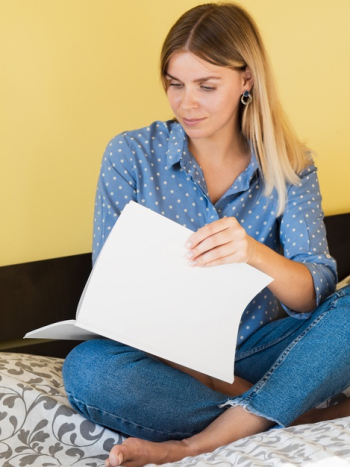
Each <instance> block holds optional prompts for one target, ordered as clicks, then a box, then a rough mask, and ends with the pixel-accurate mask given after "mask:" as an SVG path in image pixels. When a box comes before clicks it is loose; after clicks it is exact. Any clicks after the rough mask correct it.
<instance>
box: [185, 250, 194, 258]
mask: <svg viewBox="0 0 350 467" xmlns="http://www.w3.org/2000/svg"><path fill="white" fill-rule="evenodd" d="M185 258H186V259H192V258H193V253H192V251H189V252H188V253H186V254H185Z"/></svg>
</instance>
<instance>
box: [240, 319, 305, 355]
mask: <svg viewBox="0 0 350 467" xmlns="http://www.w3.org/2000/svg"><path fill="white" fill-rule="evenodd" d="M302 324H303V323H302V322H301V323H300V326H302ZM293 332H295V329H293V330H291V331H290V332H289V333H288V334H286V335H284V336H282V337H279V338H278V339H275V340H274V341H271V342H268V343H267V344H264V345H260V346H259V347H254V348H253V349H250V350H249V351H246V352H244V353H242V354H241V355H240V356H239V357H236V359H235V361H236V362H238V361H239V360H243V359H244V358H247V357H250V356H251V355H253V354H255V353H258V352H261V351H262V350H265V349H268V348H269V347H272V346H273V345H276V344H278V343H279V342H281V341H283V340H284V339H286V338H287V337H288V336H290V335H291V334H292V333H293Z"/></svg>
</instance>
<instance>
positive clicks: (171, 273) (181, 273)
mask: <svg viewBox="0 0 350 467" xmlns="http://www.w3.org/2000/svg"><path fill="white" fill-rule="evenodd" d="M191 234H192V231H190V230H189V229H187V228H185V227H183V226H180V225H179V224H177V223H175V222H173V221H171V220H169V219H167V218H165V217H163V216H161V215H160V214H157V213H155V212H153V211H151V210H149V209H147V208H145V207H143V206H141V205H139V204H137V203H134V202H130V203H129V204H128V205H127V206H126V207H125V208H124V210H123V212H122V214H121V216H120V217H119V219H118V221H117V223H116V224H115V226H114V227H113V229H112V231H111V233H110V235H109V237H108V239H107V241H106V243H105V245H104V247H103V249H102V251H101V253H100V255H99V257H98V259H97V261H96V264H95V267H94V269H93V271H92V273H91V275H90V278H89V281H88V283H87V286H86V287H85V290H84V292H83V294H82V298H81V300H80V303H79V307H78V312H77V321H76V322H74V320H73V323H72V321H69V322H67V321H65V322H63V323H56V324H55V325H51V326H46V327H45V328H41V330H38V331H32V332H31V333H28V334H27V335H26V336H25V337H33V338H34V337H35V338H60V339H62V338H64V337H63V336H64V335H65V336H66V339H72V338H75V339H81V340H85V339H88V338H93V337H97V336H96V335H94V333H95V334H97V335H101V336H105V337H108V338H110V339H114V340H116V341H120V342H123V343H124V344H127V345H130V346H133V347H136V348H138V349H141V350H144V351H145V352H149V353H151V354H154V355H156V356H159V357H162V358H165V359H167V360H170V361H173V362H176V363H179V364H181V365H184V366H186V367H189V368H193V369H195V370H197V371H200V372H202V373H205V374H208V375H211V376H214V377H216V378H218V379H221V380H224V381H227V382H232V381H233V369H234V356H235V347H236V340H237V332H238V327H239V322H240V319H241V315H242V313H243V311H244V309H245V307H246V306H247V305H248V303H249V302H250V301H251V300H252V299H253V297H254V296H255V295H256V294H257V293H258V292H260V291H261V290H262V289H263V288H264V287H265V286H266V285H268V284H269V283H270V282H271V281H272V279H271V278H270V277H269V276H267V275H266V274H264V273H262V272H260V271H258V270H256V269H255V268H252V267H250V266H248V265H247V264H229V265H223V266H219V267H213V268H198V267H194V268H193V267H190V266H189V265H188V261H187V260H186V259H185V258H184V255H185V253H186V251H187V250H186V249H185V246H184V245H185V242H186V240H187V239H188V237H189V236H190V235H191ZM60 327H62V330H61V332H59V328H60ZM79 328H81V329H82V331H79ZM86 331H90V332H91V333H89V332H86ZM39 332H40V335H39ZM79 335H81V337H79ZM55 336H56V337H55ZM77 336H78V337H77Z"/></svg>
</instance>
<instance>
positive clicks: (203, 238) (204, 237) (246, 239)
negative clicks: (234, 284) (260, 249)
mask: <svg viewBox="0 0 350 467" xmlns="http://www.w3.org/2000/svg"><path fill="white" fill-rule="evenodd" d="M185 246H186V248H188V250H189V251H188V253H187V254H186V258H187V259H188V260H189V261H190V265H191V266H206V267H207V266H218V265H220V264H228V263H248V264H249V263H250V262H251V261H252V260H253V257H254V253H255V249H256V240H254V239H253V238H252V237H250V236H249V235H248V234H247V232H246V231H245V229H244V228H243V227H242V226H241V225H240V224H239V222H238V221H237V220H236V219H235V218H234V217H224V218H222V219H220V220H218V221H215V222H212V223H211V224H207V225H205V226H204V227H202V228H201V229H199V230H198V231H197V232H195V233H194V234H192V235H191V236H190V237H189V239H188V240H187V242H186V245H185Z"/></svg>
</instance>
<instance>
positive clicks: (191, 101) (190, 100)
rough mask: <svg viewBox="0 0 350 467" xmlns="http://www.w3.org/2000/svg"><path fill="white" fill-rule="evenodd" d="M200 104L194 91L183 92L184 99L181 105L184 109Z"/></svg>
mask: <svg viewBox="0 0 350 467" xmlns="http://www.w3.org/2000/svg"><path fill="white" fill-rule="evenodd" d="M197 106H198V102H197V98H196V96H195V93H194V92H193V91H190V90H188V91H186V92H185V93H184V94H183V97H182V101H181V107H182V108H183V109H193V108H196V107H197Z"/></svg>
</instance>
